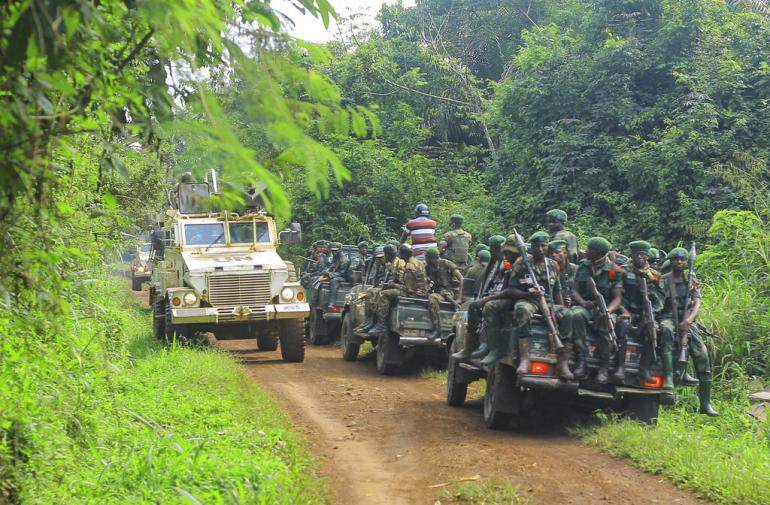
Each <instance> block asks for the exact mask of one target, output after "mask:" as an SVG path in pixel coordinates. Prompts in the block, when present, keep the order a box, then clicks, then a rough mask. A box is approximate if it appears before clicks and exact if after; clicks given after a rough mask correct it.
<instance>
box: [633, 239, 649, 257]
mask: <svg viewBox="0 0 770 505" xmlns="http://www.w3.org/2000/svg"><path fill="white" fill-rule="evenodd" d="M628 248H629V249H630V250H631V254H634V253H638V252H645V253H648V255H649V252H650V249H652V244H650V243H649V242H647V241H646V240H634V241H633V242H631V243H629V244H628Z"/></svg>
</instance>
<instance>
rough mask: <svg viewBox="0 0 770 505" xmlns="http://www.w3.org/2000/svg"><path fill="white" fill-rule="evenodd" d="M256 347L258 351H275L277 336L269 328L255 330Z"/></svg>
mask: <svg viewBox="0 0 770 505" xmlns="http://www.w3.org/2000/svg"><path fill="white" fill-rule="evenodd" d="M256 333H257V335H256V339H257V348H258V349H259V350H260V351H275V350H276V349H278V336H277V335H276V334H274V333H273V332H272V331H270V328H262V329H261V330H257V332H256Z"/></svg>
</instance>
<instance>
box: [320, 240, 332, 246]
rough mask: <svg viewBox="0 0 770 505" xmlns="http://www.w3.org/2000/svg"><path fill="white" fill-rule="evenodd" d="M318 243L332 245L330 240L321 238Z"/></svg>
mask: <svg viewBox="0 0 770 505" xmlns="http://www.w3.org/2000/svg"><path fill="white" fill-rule="evenodd" d="M318 245H321V246H324V247H329V246H330V245H331V243H330V242H329V241H328V240H319V241H318Z"/></svg>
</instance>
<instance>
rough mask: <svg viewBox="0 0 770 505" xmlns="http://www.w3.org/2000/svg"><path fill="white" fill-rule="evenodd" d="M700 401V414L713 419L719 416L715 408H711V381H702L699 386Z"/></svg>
mask: <svg viewBox="0 0 770 505" xmlns="http://www.w3.org/2000/svg"><path fill="white" fill-rule="evenodd" d="M698 400H700V410H699V412H700V413H701V414H706V415H707V416H711V417H717V416H718V415H719V412H717V411H716V410H714V407H712V406H711V379H701V380H700V384H699V385H698Z"/></svg>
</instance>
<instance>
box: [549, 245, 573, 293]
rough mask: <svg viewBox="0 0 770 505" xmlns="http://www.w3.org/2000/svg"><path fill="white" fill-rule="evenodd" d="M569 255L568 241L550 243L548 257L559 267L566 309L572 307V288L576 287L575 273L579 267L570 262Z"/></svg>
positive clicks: (560, 284) (560, 283)
mask: <svg viewBox="0 0 770 505" xmlns="http://www.w3.org/2000/svg"><path fill="white" fill-rule="evenodd" d="M568 254H569V253H568V252H567V242H566V241H564V240H552V241H551V242H548V255H549V256H550V257H551V259H552V260H554V261H555V262H556V266H557V267H558V271H559V286H561V299H562V302H563V303H564V306H565V307H571V306H572V286H574V285H575V272H577V265H576V264H574V263H571V262H570V261H569V257H568Z"/></svg>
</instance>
